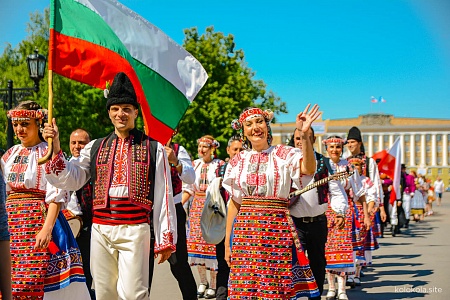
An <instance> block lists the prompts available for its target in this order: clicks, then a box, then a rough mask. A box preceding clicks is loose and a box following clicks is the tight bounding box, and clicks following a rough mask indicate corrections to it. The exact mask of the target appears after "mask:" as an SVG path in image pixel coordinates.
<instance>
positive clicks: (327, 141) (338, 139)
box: [322, 136, 347, 145]
mask: <svg viewBox="0 0 450 300" xmlns="http://www.w3.org/2000/svg"><path fill="white" fill-rule="evenodd" d="M346 143H347V140H345V139H343V138H341V137H338V136H331V137H329V138H327V139H325V140H323V141H322V144H324V145H329V144H342V145H345V144H346Z"/></svg>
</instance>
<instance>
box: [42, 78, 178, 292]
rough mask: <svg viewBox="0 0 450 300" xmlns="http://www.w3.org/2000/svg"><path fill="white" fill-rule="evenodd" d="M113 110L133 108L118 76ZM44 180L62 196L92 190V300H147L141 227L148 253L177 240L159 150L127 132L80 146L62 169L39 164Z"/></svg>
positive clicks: (59, 161) (60, 159)
mask: <svg viewBox="0 0 450 300" xmlns="http://www.w3.org/2000/svg"><path fill="white" fill-rule="evenodd" d="M114 104H133V105H134V106H135V107H136V108H137V107H138V106H139V105H138V103H137V100H136V94H135V92H134V89H133V86H132V84H131V81H130V79H129V78H128V77H127V76H126V75H125V74H124V73H118V74H117V75H116V77H115V78H114V81H113V83H112V85H111V89H110V91H109V94H108V101H107V109H109V107H110V106H111V105H114ZM46 178H47V179H48V180H49V181H50V182H52V183H53V184H55V185H56V186H59V187H64V188H66V189H69V190H78V189H80V188H81V187H82V186H83V185H84V183H85V182H87V181H88V180H91V182H92V185H93V196H92V198H93V224H92V235H91V256H92V258H93V259H92V260H91V272H92V277H93V281H94V288H95V293H96V298H97V300H111V299H148V298H149V254H150V247H151V245H150V224H149V223H150V222H153V228H154V233H155V244H154V248H155V253H158V252H160V251H161V250H164V249H172V250H173V251H175V241H176V239H177V232H176V228H177V227H176V213H175V206H174V203H173V197H172V189H171V180H170V166H169V164H168V160H167V156H166V152H165V150H164V147H163V146H162V145H161V144H160V143H158V142H156V141H153V140H151V139H150V138H149V137H148V136H146V135H145V134H144V133H143V132H142V131H139V130H137V129H135V128H134V129H131V130H130V131H129V135H128V137H126V138H120V137H118V136H117V135H116V133H115V132H113V133H111V134H109V135H108V136H107V137H105V138H103V139H98V140H93V141H91V142H90V143H89V144H87V145H86V146H85V148H84V149H83V150H81V152H80V157H79V159H78V160H74V161H67V160H66V159H65V158H64V156H63V155H62V153H59V154H58V155H57V156H56V157H54V158H53V159H52V160H51V161H50V162H48V163H47V164H46ZM152 275H153V274H150V276H152Z"/></svg>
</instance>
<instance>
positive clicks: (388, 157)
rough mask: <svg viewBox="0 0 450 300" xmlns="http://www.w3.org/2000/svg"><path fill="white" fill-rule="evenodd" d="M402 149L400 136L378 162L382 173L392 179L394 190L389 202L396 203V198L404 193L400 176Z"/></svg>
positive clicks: (399, 197)
mask: <svg viewBox="0 0 450 300" xmlns="http://www.w3.org/2000/svg"><path fill="white" fill-rule="evenodd" d="M401 155H402V151H401V145H400V138H399V137H398V138H397V139H396V140H395V142H394V143H393V144H392V147H391V148H390V149H389V151H387V153H385V155H384V157H383V158H381V160H380V162H379V163H378V170H379V171H380V172H381V173H384V174H386V175H387V176H389V177H390V178H391V179H392V187H393V189H392V191H391V195H390V199H389V202H390V203H391V204H393V203H394V201H395V200H397V199H401V198H402V195H401V192H400V177H401V166H402V165H401V160H402V156H401Z"/></svg>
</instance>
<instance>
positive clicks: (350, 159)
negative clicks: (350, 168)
mask: <svg viewBox="0 0 450 300" xmlns="http://www.w3.org/2000/svg"><path fill="white" fill-rule="evenodd" d="M347 161H348V162H349V163H351V164H354V163H358V164H360V165H361V166H364V165H365V164H366V162H365V160H364V158H363V157H362V156H361V155H359V154H358V155H355V156H350V157H348V158H347Z"/></svg>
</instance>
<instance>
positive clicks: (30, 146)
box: [1, 101, 90, 299]
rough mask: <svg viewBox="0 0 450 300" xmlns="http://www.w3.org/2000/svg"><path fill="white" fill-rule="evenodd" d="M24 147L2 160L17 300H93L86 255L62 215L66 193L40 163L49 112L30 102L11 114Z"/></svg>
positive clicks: (16, 146)
mask: <svg viewBox="0 0 450 300" xmlns="http://www.w3.org/2000/svg"><path fill="white" fill-rule="evenodd" d="M8 118H10V119H11V121H12V126H13V129H14V133H15V134H16V136H17V138H18V139H19V140H20V142H21V143H20V144H19V145H15V146H13V147H11V148H10V149H8V150H7V151H6V153H5V154H4V155H3V156H2V158H1V169H2V172H3V178H4V181H5V182H6V192H7V199H6V210H7V212H8V223H9V229H10V236H11V244H10V249H11V265H12V272H11V277H12V295H13V299H25V298H26V299H43V298H44V293H45V299H90V296H89V293H88V291H87V287H86V284H85V277H84V275H83V266H82V262H81V255H80V250H79V249H78V246H77V244H76V241H75V238H74V237H73V235H72V232H71V231H70V227H69V224H68V223H67V221H66V219H65V218H64V216H63V215H62V213H61V212H60V209H61V205H62V204H64V203H65V202H67V201H68V199H69V194H68V193H67V192H66V191H63V190H60V189H57V188H55V187H54V186H52V185H50V184H49V183H48V182H47V180H46V179H45V177H44V172H45V170H44V165H42V166H40V165H38V159H39V158H41V157H43V156H44V155H45V154H46V152H47V143H46V142H44V140H43V138H42V135H41V132H40V129H41V128H42V126H43V123H44V121H43V120H44V119H45V118H46V111H45V110H43V109H42V107H41V106H40V105H38V104H37V103H36V102H34V101H24V102H22V103H20V104H19V105H18V106H17V107H16V108H14V109H12V110H10V111H8Z"/></svg>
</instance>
